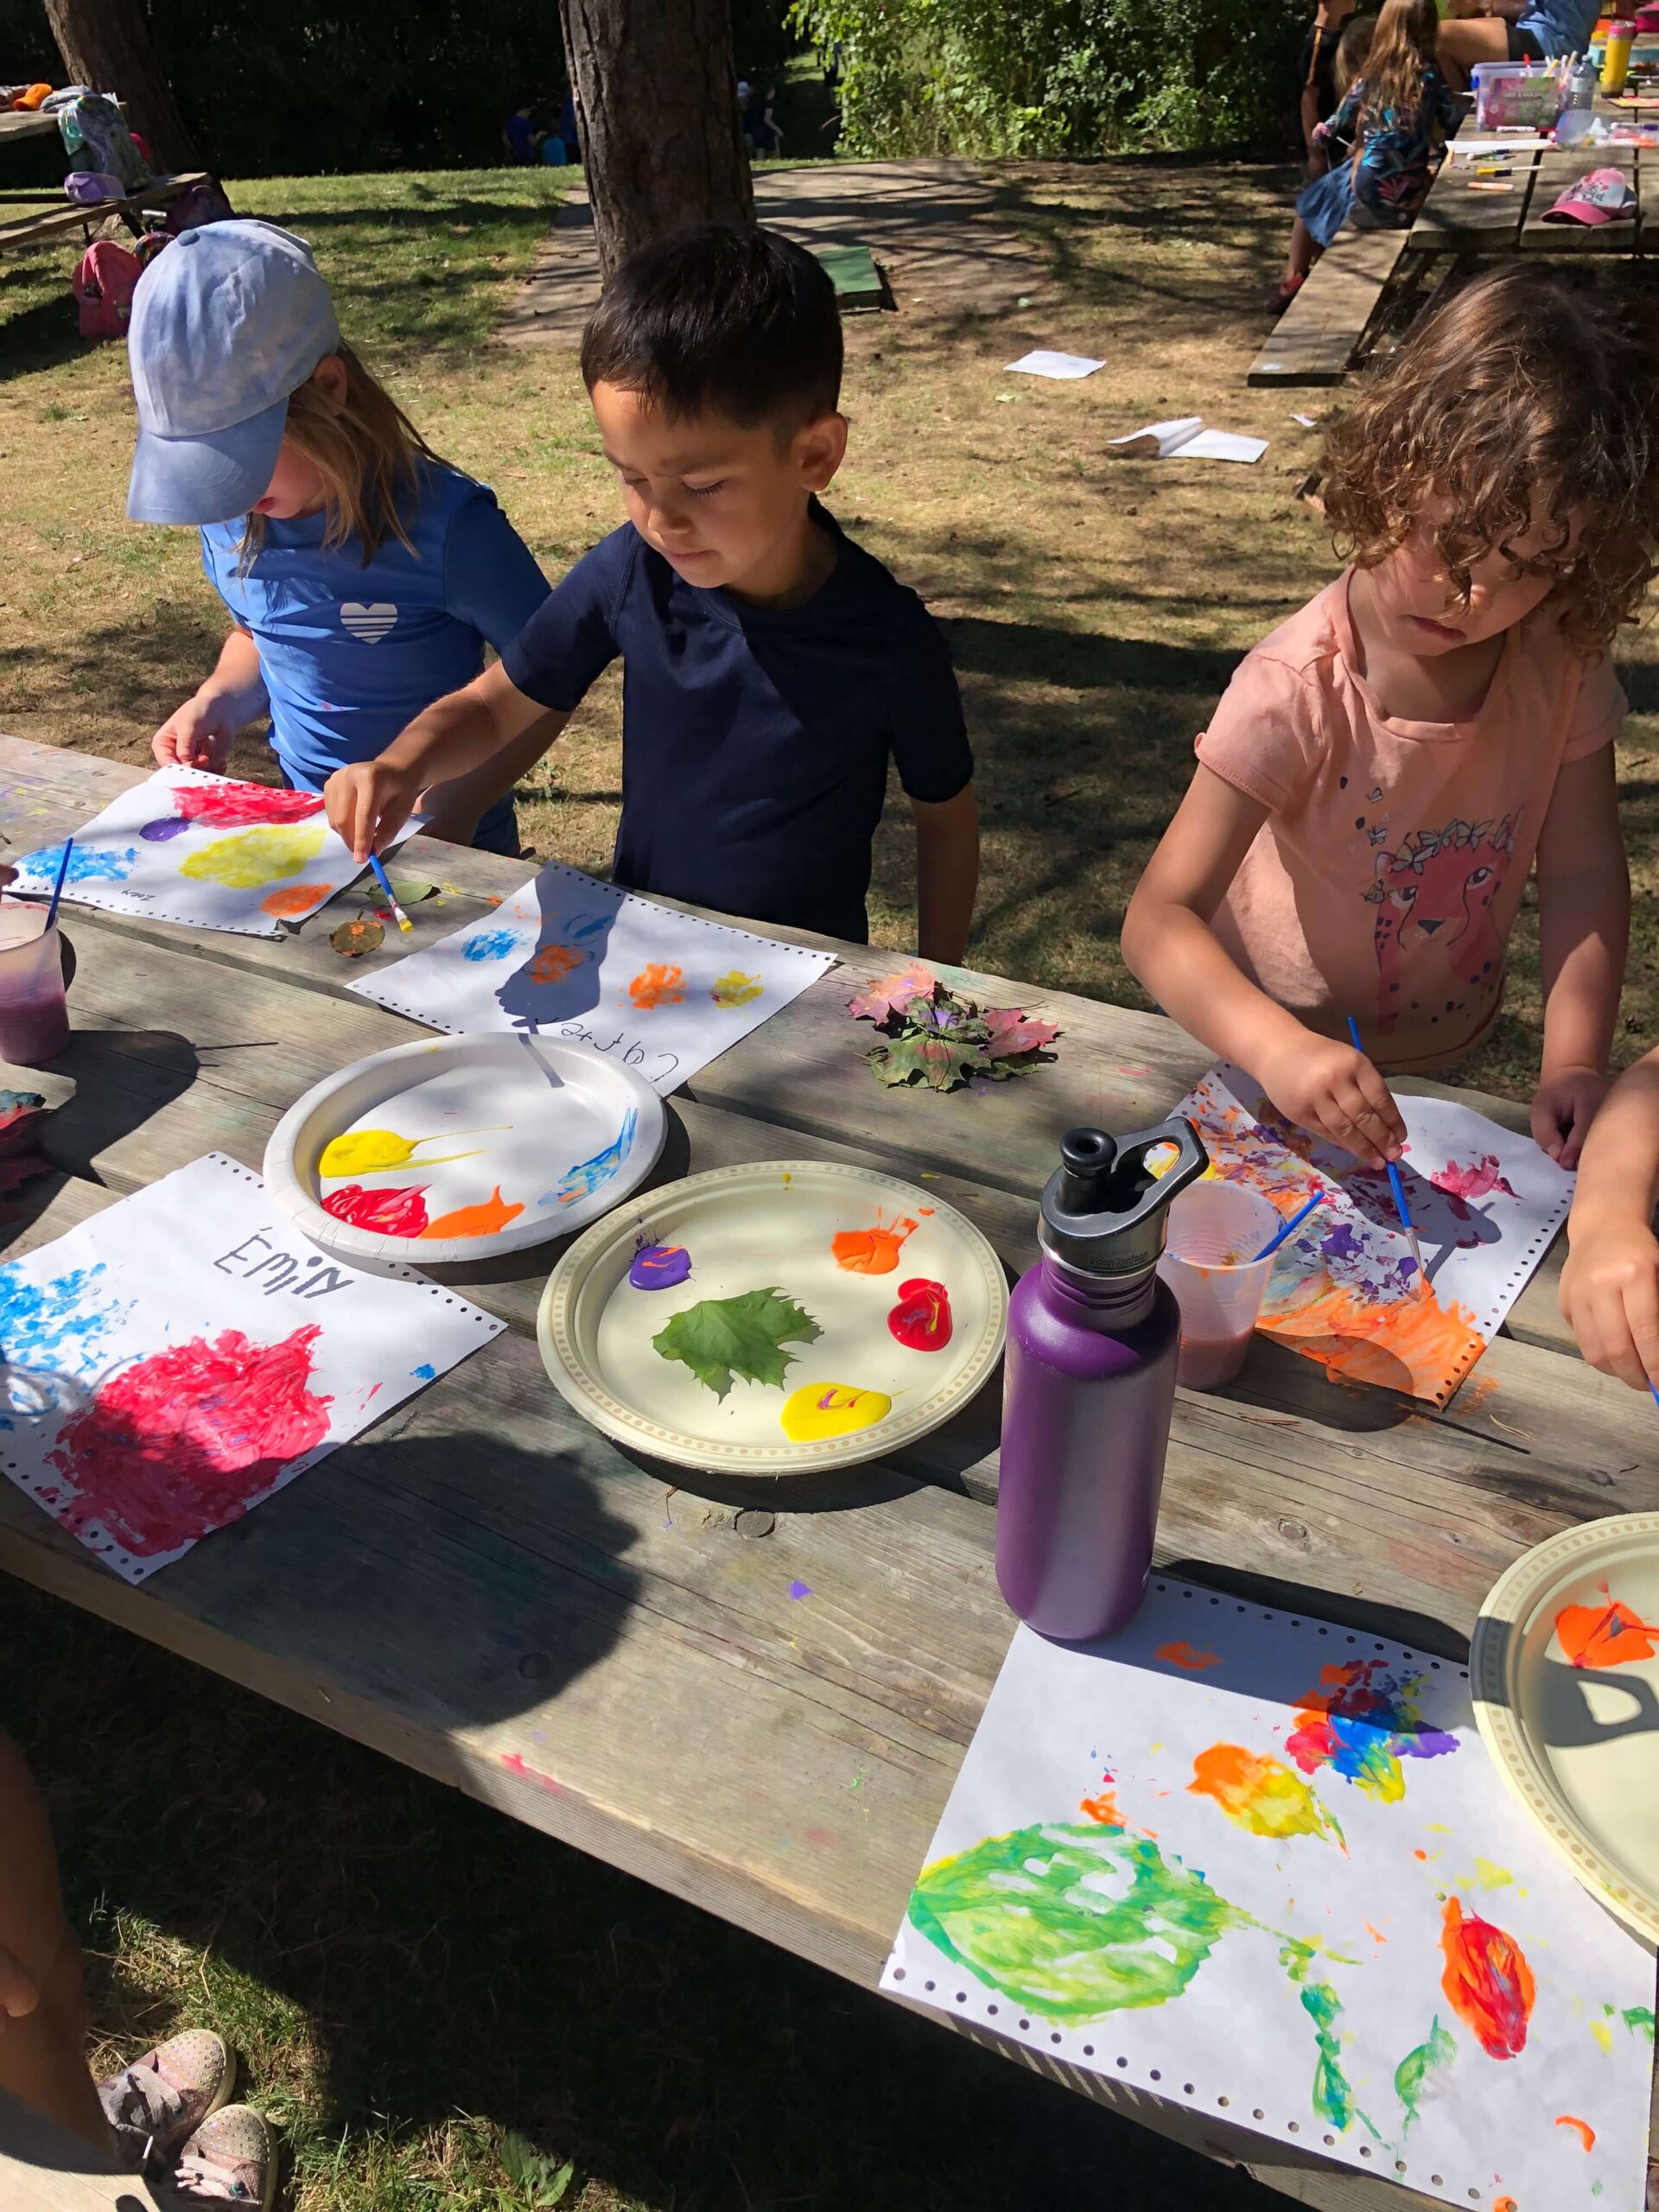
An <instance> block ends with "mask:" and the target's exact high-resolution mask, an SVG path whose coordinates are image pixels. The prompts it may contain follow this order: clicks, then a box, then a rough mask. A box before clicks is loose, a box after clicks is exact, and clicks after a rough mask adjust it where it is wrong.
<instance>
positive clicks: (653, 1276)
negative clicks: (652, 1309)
mask: <svg viewBox="0 0 1659 2212" xmlns="http://www.w3.org/2000/svg"><path fill="white" fill-rule="evenodd" d="M690 1272H691V1255H690V1253H689V1252H688V1251H687V1250H686V1249H685V1247H684V1245H683V1244H642V1245H641V1246H640V1247H639V1250H638V1251H637V1252H636V1253H635V1254H634V1255H633V1264H632V1267H631V1268H629V1269H628V1281H630V1282H631V1283H632V1285H633V1287H634V1288H635V1289H636V1290H672V1289H673V1287H674V1286H675V1284H676V1283H679V1282H683V1281H685V1279H686V1277H687V1276H688V1275H689V1274H690Z"/></svg>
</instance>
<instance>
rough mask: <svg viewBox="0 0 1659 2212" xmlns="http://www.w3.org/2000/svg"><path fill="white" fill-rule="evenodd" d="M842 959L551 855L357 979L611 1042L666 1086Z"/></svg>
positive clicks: (410, 1002)
mask: <svg viewBox="0 0 1659 2212" xmlns="http://www.w3.org/2000/svg"><path fill="white" fill-rule="evenodd" d="M834 965H835V961H834V957H833V956H832V955H831V954H829V953H827V952H809V951H807V950H804V948H803V947H802V946H800V945H794V944H780V943H779V942H778V941H777V939H775V938H764V937H754V936H753V935H751V933H750V932H749V931H747V930H736V929H729V928H728V927H727V926H726V925H725V924H724V923H721V922H705V921H702V920H700V919H698V918H697V917H696V916H695V915H691V914H679V913H676V912H674V911H673V910H672V909H671V908H670V907H667V906H656V905H654V904H653V903H652V901H651V900H650V899H639V898H636V897H634V895H633V894H632V893H631V892H624V891H620V890H619V889H618V888H617V887H616V886H615V885H614V884H609V883H596V882H594V879H593V878H592V876H588V875H582V874H579V873H578V872H577V870H576V869H575V868H561V867H559V866H557V865H555V866H552V867H550V868H543V870H542V872H541V874H539V875H538V876H537V877H536V878H535V879H534V880H533V881H531V882H530V883H527V884H525V885H524V887H523V888H522V889H521V890H519V891H517V892H515V893H513V895H512V898H511V899H506V900H505V901H504V903H503V904H502V905H501V906H499V907H498V908H497V909H496V911H495V912H493V914H487V915H486V916H485V917H484V918H483V919H482V920H480V921H476V922H469V923H468V924H467V925H466V927H465V928H464V929H460V930H457V931H454V934H453V935H452V936H450V937H446V938H440V940H439V941H438V943H437V944H434V945H429V946H428V947H427V949H426V950H424V951H423V952H415V953H411V954H410V957H408V959H406V960H400V961H398V962H397V963H396V964H395V965H394V966H392V967H389V968H380V969H376V970H375V971H374V972H373V974H372V975H368V976H363V977H362V978H361V979H360V980H359V982H355V983H353V985H352V988H353V990H354V991H360V992H361V993H362V995H363V996H364V997H365V998H368V999H373V1000H375V1001H377V1002H378V1004H379V1005H381V1006H386V1007H391V1009H392V1010H393V1012H394V1013H397V1014H408V1015H409V1016H410V1019H411V1020H415V1021H424V1022H426V1023H427V1024H428V1025H429V1027H431V1028H434V1029H447V1030H448V1031H450V1032H451V1033H461V1032H464V1031H470V1030H475V1029H522V1030H529V1031H531V1032H532V1033H535V1034H537V1035H540V1036H547V1037H560V1038H563V1039H565V1041H566V1042H567V1043H570V1044H584V1045H589V1046H592V1047H593V1049H594V1051H595V1052H614V1053H615V1054H616V1055H617V1056H618V1057H619V1058H620V1059H622V1060H623V1061H625V1062H626V1065H628V1066H629V1067H631V1068H638V1069H639V1072H640V1074H641V1075H643V1076H644V1077H645V1079H646V1081H647V1082H649V1083H652V1084H656V1086H657V1088H658V1090H663V1091H668V1090H673V1089H674V1087H675V1086H676V1084H681V1083H683V1082H684V1081H685V1079H686V1078H687V1077H688V1076H690V1075H695V1074H696V1071H697V1070H698V1069H699V1068H700V1067H703V1066H706V1065H707V1064H708V1063H709V1061H710V1060H712V1059H714V1058H715V1056H716V1055H717V1054H719V1053H721V1052H724V1051H725V1050H726V1048H727V1046H728V1045H734V1044H736V1042H737V1041H738V1039H739V1038H740V1037H747V1035H748V1033H749V1032H750V1031H751V1030H752V1029H755V1028H758V1027H760V1024H761V1022H763V1021H765V1020H766V1019H767V1017H768V1016H769V1015H771V1014H776V1013H777V1012H778V1010H779V1007H785V1006H787V1005H788V1003H789V1001H791V999H792V998H795V997H797V996H798V995H799V993H801V992H802V991H804V989H805V988H806V987H807V985H808V984H809V983H810V982H816V980H817V977H818V976H822V975H823V972H824V970H825V969H827V968H831V967H833V966H834Z"/></svg>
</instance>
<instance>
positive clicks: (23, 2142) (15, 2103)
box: [0, 2089, 158, 2212]
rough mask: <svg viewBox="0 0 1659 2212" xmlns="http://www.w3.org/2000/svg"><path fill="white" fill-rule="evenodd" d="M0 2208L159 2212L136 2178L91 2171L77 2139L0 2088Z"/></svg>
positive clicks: (34, 2211) (88, 2157)
mask: <svg viewBox="0 0 1659 2212" xmlns="http://www.w3.org/2000/svg"><path fill="white" fill-rule="evenodd" d="M0 2204H3V2205H4V2206H5V2207H6V2212H158V2207H157V2200H156V2196H155V2195H154V2193H153V2192H152V2190H150V2188H149V2183H147V2182H145V2181H144V2180H143V2178H142V2177H139V2176H137V2175H135V2174H123V2173H107V2174H106V2173H100V2172H96V2171H93V2166H92V2152H91V2151H90V2150H89V2149H88V2147H87V2145H86V2144H85V2143H83V2142H82V2141H81V2139H80V2138H79V2136H78V2135H72V2134H71V2133H70V2132H69V2130H68V2129H67V2127H60V2126H58V2125H57V2123H56V2122H55V2121H54V2120H48V2119H47V2117H46V2116H45V2114H44V2113H38V2112H36V2111H35V2109H34V2108H33V2107H32V2106H29V2105H26V2104H23V2103H21V2102H20V2101H19V2100H18V2099H17V2098H16V2097H14V2096H12V2095H10V2094H9V2093H8V2092H7V2091H5V2090H3V2089H0Z"/></svg>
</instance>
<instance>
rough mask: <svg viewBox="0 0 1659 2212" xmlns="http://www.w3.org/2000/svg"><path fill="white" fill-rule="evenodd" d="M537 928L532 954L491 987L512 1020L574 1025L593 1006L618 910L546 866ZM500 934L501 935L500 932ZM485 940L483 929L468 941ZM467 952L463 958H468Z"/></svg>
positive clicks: (533, 1025)
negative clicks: (586, 896) (573, 892)
mask: <svg viewBox="0 0 1659 2212" xmlns="http://www.w3.org/2000/svg"><path fill="white" fill-rule="evenodd" d="M536 896H537V903H538V904H539V906H540V907H541V925H540V927H539V928H538V929H537V932H536V945H535V950H533V951H532V952H531V955H530V957H528V959H526V960H524V961H523V962H522V963H520V965H519V966H518V967H517V968H515V969H513V971H512V974H511V975H510V976H507V977H506V978H505V980H504V981H503V982H501V983H500V984H499V986H498V988H497V989H496V994H495V995H496V1001H497V1003H498V1004H499V1006H500V1007H501V1010H502V1012H503V1013H504V1014H506V1015H507V1016H508V1017H509V1019H510V1020H512V1021H513V1022H515V1023H518V1024H521V1025H522V1026H523V1027H525V1028H528V1029H538V1030H547V1029H551V1028H554V1027H556V1026H557V1025H559V1024H561V1023H564V1022H570V1021H576V1020H580V1019H581V1017H582V1015H583V1014H591V1013H592V1012H593V1011H594V1007H597V1006H598V1004H599V996H600V988H599V971H600V968H601V964H602V963H603V961H604V958H605V949H606V946H607V944H608V943H609V941H610V935H611V931H613V929H614V927H615V926H616V918H617V914H618V912H619V911H620V909H618V908H617V907H615V906H613V905H611V904H610V902H609V901H608V900H607V901H605V902H604V903H602V904H601V903H600V902H598V901H594V900H593V899H588V900H585V901H584V899H583V898H582V895H581V894H580V893H577V894H576V895H575V897H574V898H573V897H572V895H571V886H570V884H569V883H567V882H566V881H565V880H563V878H562V877H561V875H560V874H559V873H558V872H557V871H556V870H555V869H552V868H548V869H544V870H543V873H542V874H540V875H539V876H537V879H536ZM503 934H505V931H504V932H503ZM490 941H491V932H489V931H484V932H482V933H481V937H480V938H475V939H474V943H479V942H483V943H488V942H490ZM468 957H472V956H471V954H470V953H469V954H468Z"/></svg>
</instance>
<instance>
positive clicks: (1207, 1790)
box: [1186, 1744, 1347, 1850]
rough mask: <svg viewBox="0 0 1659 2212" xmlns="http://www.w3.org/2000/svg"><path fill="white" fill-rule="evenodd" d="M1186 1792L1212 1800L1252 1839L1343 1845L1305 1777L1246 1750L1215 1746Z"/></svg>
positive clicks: (1195, 1768)
mask: <svg viewBox="0 0 1659 2212" xmlns="http://www.w3.org/2000/svg"><path fill="white" fill-rule="evenodd" d="M1186 1786H1187V1789H1188V1791H1189V1792H1190V1793H1191V1794H1192V1796H1195V1797H1212V1798H1213V1799H1214V1800H1215V1802H1216V1803H1217V1805H1219V1806H1220V1808H1221V1809H1222V1811H1223V1812H1224V1813H1225V1814H1226V1815H1227V1817H1228V1819H1229V1820H1230V1821H1231V1822H1232V1823H1233V1825H1234V1827H1241V1828H1243V1829H1245V1830H1246V1831H1248V1833H1249V1834H1251V1835H1268V1836H1289V1835H1317V1836H1323V1837H1325V1839H1326V1840H1327V1841H1328V1840H1330V1839H1332V1837H1334V1838H1335V1840H1336V1841H1337V1842H1338V1843H1341V1842H1342V1830H1341V1829H1340V1828H1339V1827H1338V1826H1337V1824H1336V1822H1335V1821H1333V1820H1332V1817H1331V1815H1330V1814H1329V1813H1327V1812H1326V1811H1325V1808H1324V1806H1323V1805H1322V1804H1320V1802H1319V1799H1318V1798H1317V1797H1316V1796H1314V1794H1313V1791H1312V1790H1311V1789H1309V1788H1308V1786H1307V1784H1306V1783H1305V1782H1304V1781H1303V1780H1302V1778H1301V1777H1300V1775H1299V1774H1293V1773H1292V1772H1291V1770H1290V1769H1289V1768H1288V1767H1287V1766H1286V1765H1285V1764H1283V1762H1282V1761H1281V1760H1279V1759H1275V1758H1267V1757H1265V1756H1264V1755H1263V1754H1262V1753H1261V1752H1259V1751H1246V1750H1245V1749H1244V1747H1243V1745H1241V1744H1211V1745H1210V1747H1209V1749H1208V1750H1207V1751H1200V1752H1199V1753H1198V1757H1197V1758H1195V1759H1194V1760H1193V1762H1192V1781H1191V1782H1189V1783H1187V1785H1186ZM1346 1848H1347V1847H1346V1846H1345V1845H1344V1850H1345V1849H1346Z"/></svg>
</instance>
